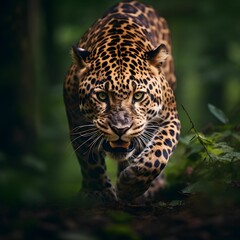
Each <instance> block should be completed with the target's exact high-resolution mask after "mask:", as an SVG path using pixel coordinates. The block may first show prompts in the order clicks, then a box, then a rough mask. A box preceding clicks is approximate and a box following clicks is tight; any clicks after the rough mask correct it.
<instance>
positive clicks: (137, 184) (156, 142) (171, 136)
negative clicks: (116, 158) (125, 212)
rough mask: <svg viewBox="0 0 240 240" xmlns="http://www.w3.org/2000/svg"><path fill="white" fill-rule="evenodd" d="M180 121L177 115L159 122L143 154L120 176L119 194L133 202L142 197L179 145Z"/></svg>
mask: <svg viewBox="0 0 240 240" xmlns="http://www.w3.org/2000/svg"><path fill="white" fill-rule="evenodd" d="M179 133H180V121H179V119H178V117H177V114H175V115H172V116H169V117H168V118H167V119H165V120H164V121H163V122H161V123H160V122H159V127H158V130H157V131H156V134H155V136H154V137H153V138H152V140H151V142H149V143H148V145H147V146H146V148H145V149H144V150H143V152H142V153H141V154H140V155H139V156H138V157H137V158H136V159H134V160H133V162H132V163H131V164H130V165H129V166H128V167H126V168H125V169H124V170H123V171H122V172H121V173H120V175H119V179H118V183H117V194H118V196H119V197H120V198H121V199H124V200H133V199H135V198H136V197H139V196H140V195H142V194H143V193H144V192H145V191H146V190H147V189H148V188H149V186H150V185H151V183H152V181H153V180H154V179H155V178H156V177H157V176H158V175H159V174H160V173H161V172H162V170H163V169H164V168H165V166H166V164H167V162H168V160H169V157H170V156H171V154H172V152H173V150H174V148H175V147H176V145H177V142H178V138H179Z"/></svg>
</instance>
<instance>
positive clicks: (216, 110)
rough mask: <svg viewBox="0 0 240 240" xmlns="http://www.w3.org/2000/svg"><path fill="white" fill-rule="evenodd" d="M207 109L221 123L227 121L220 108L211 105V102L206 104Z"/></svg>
mask: <svg viewBox="0 0 240 240" xmlns="http://www.w3.org/2000/svg"><path fill="white" fill-rule="evenodd" d="M208 109H209V111H210V112H211V113H212V114H213V115H214V116H215V117H216V118H217V119H218V120H219V121H220V122H222V123H223V124H227V123H228V118H227V117H226V115H225V113H224V112H223V111H222V110H221V109H219V108H217V107H215V106H213V105H212V104H208Z"/></svg>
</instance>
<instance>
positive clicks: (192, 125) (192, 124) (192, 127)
mask: <svg viewBox="0 0 240 240" xmlns="http://www.w3.org/2000/svg"><path fill="white" fill-rule="evenodd" d="M182 108H183V111H184V112H185V113H186V114H187V117H188V119H189V121H190V123H191V129H192V130H193V131H194V132H195V134H196V138H197V139H198V141H199V142H200V144H201V145H202V146H203V148H204V150H205V152H206V153H207V155H208V157H209V159H211V160H212V161H213V159H212V157H211V155H210V153H209V152H208V150H207V147H206V145H205V143H204V142H203V140H202V138H201V136H200V135H199V133H198V131H197V129H196V127H195V126H194V123H193V121H192V119H191V117H190V115H189V114H188V112H187V110H186V109H185V107H184V106H183V105H182Z"/></svg>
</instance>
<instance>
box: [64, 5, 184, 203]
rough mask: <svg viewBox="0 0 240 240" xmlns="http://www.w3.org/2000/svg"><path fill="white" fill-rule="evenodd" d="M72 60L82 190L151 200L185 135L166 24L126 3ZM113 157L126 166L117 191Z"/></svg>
mask: <svg viewBox="0 0 240 240" xmlns="http://www.w3.org/2000/svg"><path fill="white" fill-rule="evenodd" d="M72 55H73V59H74V61H73V64H72V66H71V67H70V69H69V72H68V74H67V76H66V79H65V84H64V99H65V105H66V111H67V116H68V120H69V126H70V136H71V140H72V144H73V147H74V149H75V152H76V155H77V157H78V160H79V163H80V165H81V170H82V175H83V183H82V191H83V192H86V193H87V194H90V195H91V194H92V193H94V194H95V195H98V196H100V198H102V199H103V200H104V201H112V200H114V201H115V200H119V199H122V200H128V201H130V200H134V199H136V198H137V197H140V196H142V197H145V198H149V197H150V196H152V195H153V194H154V191H156V185H157V183H158V181H159V177H158V176H159V175H160V174H161V172H162V170H163V169H164V168H165V166H166V164H167V162H168V160H169V157H170V156H171V154H172V152H173V150H174V148H175V147H176V144H177V142H178V138H179V133H180V122H179V119H178V113H177V109H176V101H175V97H174V94H173V90H174V89H175V83H176V81H175V75H174V68H173V59H172V55H171V42H170V32H169V29H168V27H167V23H166V21H165V19H164V18H162V17H159V16H158V15H157V13H156V12H155V10H154V9H153V8H151V7H149V6H147V5H144V4H142V3H139V2H137V1H126V2H122V3H119V4H117V5H115V6H114V7H113V8H112V9H110V10H109V11H108V12H107V13H106V15H105V16H104V17H102V18H100V19H99V20H98V21H97V22H96V23H95V24H93V26H92V27H91V28H90V29H89V30H88V31H87V32H86V33H85V35H84V36H83V37H82V38H81V40H80V41H79V42H78V43H77V45H76V46H73V49H72ZM106 155H109V156H110V158H112V159H116V160H117V161H118V163H119V172H118V181H117V187H116V190H117V191H116V190H115V188H114V186H113V185H112V183H111V181H110V179H109V177H108V176H107V174H106V165H105V156H106ZM160 185H161V184H160ZM152 186H154V187H152Z"/></svg>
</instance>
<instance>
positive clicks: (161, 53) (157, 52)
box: [146, 44, 168, 68]
mask: <svg viewBox="0 0 240 240" xmlns="http://www.w3.org/2000/svg"><path fill="white" fill-rule="evenodd" d="M167 57H168V51H167V47H166V46H165V45H164V44H161V45H160V46H158V47H157V48H155V49H154V50H152V51H149V52H147V53H146V59H147V60H149V61H150V63H151V64H152V65H153V66H155V67H157V68H159V67H161V66H162V64H163V63H164V62H165V60H166V58H167Z"/></svg>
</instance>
